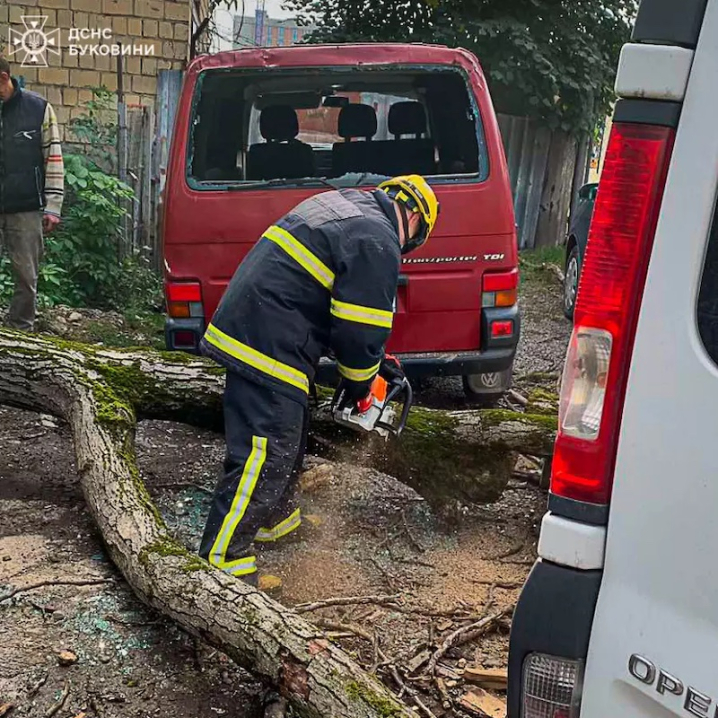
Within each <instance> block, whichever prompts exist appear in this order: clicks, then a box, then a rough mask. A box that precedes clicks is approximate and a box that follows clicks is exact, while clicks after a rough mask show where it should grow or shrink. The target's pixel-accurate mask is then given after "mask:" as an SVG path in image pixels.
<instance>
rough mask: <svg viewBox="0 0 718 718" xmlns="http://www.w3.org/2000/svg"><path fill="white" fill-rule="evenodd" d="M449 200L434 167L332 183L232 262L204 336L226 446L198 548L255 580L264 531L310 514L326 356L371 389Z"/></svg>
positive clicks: (353, 388) (391, 363)
mask: <svg viewBox="0 0 718 718" xmlns="http://www.w3.org/2000/svg"><path fill="white" fill-rule="evenodd" d="M438 213H439V205H438V202H437V200H436V197H435V195H434V192H433V191H432V189H431V187H430V186H429V185H428V183H427V182H426V180H424V178H423V177H420V176H418V175H408V176H402V177H395V178H393V179H390V180H387V181H386V182H384V183H383V184H381V185H379V187H378V188H377V189H376V190H373V191H363V190H356V189H349V190H338V191H330V192H325V193H322V194H318V195H315V196H314V197H311V198H310V199H308V200H305V201H304V202H302V203H301V204H299V205H298V206H297V207H295V208H294V209H293V210H291V211H290V212H289V213H288V214H287V215H285V216H284V217H283V218H282V219H280V220H279V221H278V222H277V224H275V225H273V226H272V227H270V228H269V229H268V230H267V231H266V232H265V233H264V234H263V235H262V237H261V239H260V240H259V241H258V242H257V244H256V245H255V246H254V247H253V248H252V250H251V251H250V252H249V254H248V255H247V256H246V257H245V259H244V261H243V262H242V263H241V264H240V266H239V268H238V269H237V271H236V272H235V274H234V277H233V278H232V280H231V282H230V283H229V286H228V287H227V290H226V292H225V294H224V296H223V298H222V301H221V302H220V304H219V307H218V308H217V311H216V312H215V315H214V317H213V318H212V321H211V323H210V324H209V326H208V328H207V331H206V333H205V335H204V337H203V338H202V341H201V350H202V352H203V353H204V354H206V355H208V356H210V357H212V358H213V359H214V360H215V361H217V362H219V363H220V364H222V365H223V366H225V367H226V369H227V383H226V388H225V394H224V418H225V438H226V444H227V453H226V458H225V461H224V475H223V476H222V478H221V479H220V481H219V483H218V485H217V488H216V490H215V493H214V498H213V500H212V505H211V508H210V512H209V517H208V519H207V524H206V526H205V530H204V535H203V537H202V542H201V545H200V555H201V556H202V557H203V558H205V559H207V560H208V561H209V562H210V563H211V564H213V565H214V566H216V567H218V568H220V569H222V570H224V571H226V572H228V573H230V574H232V575H234V576H238V577H241V578H242V579H243V580H245V581H247V582H248V583H252V584H253V585H256V582H257V573H256V571H257V565H256V556H255V549H254V544H255V542H259V543H262V542H271V541H276V540H277V539H280V538H282V537H284V536H286V535H288V534H289V533H291V532H292V531H294V530H295V529H297V528H298V527H299V525H300V524H301V514H300V512H299V509H298V508H297V506H296V504H295V497H294V490H295V487H296V483H297V480H298V476H299V471H300V470H301V466H302V461H303V458H304V452H305V450H306V439H307V420H308V396H309V392H310V387H311V386H312V383H313V379H314V374H315V371H316V367H317V364H318V363H319V359H320V357H321V356H322V355H324V354H327V353H328V352H329V353H331V354H332V355H333V357H334V358H335V359H336V364H337V368H338V370H339V374H340V375H341V378H342V379H341V381H342V383H343V385H344V386H343V388H344V390H345V397H348V398H349V399H350V400H351V401H360V400H361V399H363V398H365V397H366V396H367V394H368V393H369V387H370V386H371V383H372V381H373V379H374V377H375V376H376V375H377V373H379V374H382V375H383V376H385V377H391V376H392V375H394V376H395V375H396V374H397V373H399V374H400V375H401V372H402V370H401V368H400V366H399V365H398V363H397V362H396V360H394V359H392V358H391V357H386V356H385V354H384V346H385V344H386V341H387V339H388V337H389V334H390V332H391V325H392V315H393V307H394V302H395V297H396V289H397V283H398V278H399V268H400V264H401V255H402V254H407V253H408V252H411V251H412V250H414V249H416V248H417V247H420V246H421V245H422V244H424V242H426V240H427V239H428V238H429V235H430V233H431V231H432V229H433V228H434V224H435V223H436V219H437V216H438Z"/></svg>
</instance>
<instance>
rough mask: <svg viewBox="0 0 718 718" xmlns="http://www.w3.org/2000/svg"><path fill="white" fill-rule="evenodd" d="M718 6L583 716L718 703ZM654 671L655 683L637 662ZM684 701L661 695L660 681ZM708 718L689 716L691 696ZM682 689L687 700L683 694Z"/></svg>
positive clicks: (698, 70) (673, 177)
mask: <svg viewBox="0 0 718 718" xmlns="http://www.w3.org/2000/svg"><path fill="white" fill-rule="evenodd" d="M717 77H718V0H710V2H709V5H708V8H707V11H706V15H705V19H704V24H703V29H702V31H701V39H700V41H699V44H698V47H697V50H696V53H695V58H694V61H693V67H692V71H691V75H690V79H689V83H688V88H687V92H686V97H685V103H684V107H683V112H682V115H681V119H680V123H679V127H678V134H677V138H676V145H675V149H674V152H673V160H672V163H671V166H670V171H669V176H668V182H667V185H666V192H665V196H664V200H663V209H662V212H661V216H660V220H659V224H658V231H657V235H656V240H655V247H654V251H653V256H652V259H651V263H650V267H649V271H648V278H647V284H646V288H645V293H644V298H643V305H642V310H641V315H640V319H639V324H638V332H637V336H636V343H635V349H634V355H633V362H632V368H631V372H630V377H629V381H628V393H627V396H626V403H625V408H624V412H623V422H622V431H621V439H620V445H619V450H618V457H617V466H616V475H615V484H614V489H613V498H612V502H611V513H610V519H609V527H608V537H607V544H606V559H605V570H604V578H603V583H602V586H601V591H600V594H599V601H598V606H597V609H596V615H595V621H594V624H593V629H592V633H591V642H590V647H589V655H588V660H587V666H586V676H585V690H584V698H583V707H582V711H581V718H607V716H616V717H618V716H620V717H621V718H633V717H640V716H652V717H655V718H659V717H662V716H670V715H682V716H690V715H698V716H701V715H706V716H710V717H711V718H713V716H714V714H715V710H716V700H717V699H718V651H717V647H718V600H717V598H716V597H718V563H717V562H716V557H717V556H718V368H716V366H715V365H714V364H713V362H712V361H711V360H710V359H709V357H708V356H707V354H706V352H705V350H704V348H703V346H702V344H701V341H700V338H699V336H698V330H697V326H696V301H697V293H698V290H699V287H700V278H701V273H702V269H703V260H704V253H705V249H706V243H707V236H708V233H709V231H710V226H711V222H712V215H713V208H714V204H715V199H716V188H717V186H718V85H717V84H716V83H717V80H716V78H717ZM632 654H640V655H641V656H643V657H645V658H646V659H648V660H650V661H651V662H652V663H653V664H655V666H656V669H657V672H656V677H655V678H654V680H653V681H651V685H646V684H644V683H641V682H640V681H639V680H637V679H636V678H633V677H631V676H630V674H629V671H628V664H629V658H630V656H631V655H632ZM661 669H662V670H664V671H666V672H667V673H669V674H671V675H672V676H673V677H675V678H678V679H679V680H680V681H681V682H682V683H683V686H682V688H681V690H680V695H675V694H674V693H671V692H670V690H667V689H665V681H664V691H663V693H660V692H659V691H657V690H656V687H657V683H658V675H659V674H658V671H660V670H661ZM689 687H691V688H692V689H694V690H697V691H699V692H700V693H702V694H705V695H706V696H708V697H709V699H710V700H711V704H710V709H707V708H706V710H705V711H703V710H702V709H701V711H698V709H696V708H695V705H693V711H692V712H691V711H689V710H687V709H686V707H685V702H686V696H687V692H688V688H689ZM678 692H679V691H678V688H676V689H675V693H678Z"/></svg>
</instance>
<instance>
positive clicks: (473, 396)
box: [461, 369, 513, 408]
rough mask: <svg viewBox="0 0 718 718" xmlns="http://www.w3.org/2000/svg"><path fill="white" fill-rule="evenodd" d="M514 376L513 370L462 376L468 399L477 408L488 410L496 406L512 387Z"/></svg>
mask: <svg viewBox="0 0 718 718" xmlns="http://www.w3.org/2000/svg"><path fill="white" fill-rule="evenodd" d="M512 374H513V369H506V370H504V371H495V372H485V373H483V374H466V375H465V376H462V377H461V380H462V383H463V385H464V394H465V396H466V399H467V400H468V401H470V402H471V403H472V404H475V405H476V406H483V407H486V408H489V407H492V406H496V404H497V403H498V402H499V400H500V399H501V397H502V396H503V395H504V394H505V393H506V392H507V391H508V390H509V388H510V387H511V377H512Z"/></svg>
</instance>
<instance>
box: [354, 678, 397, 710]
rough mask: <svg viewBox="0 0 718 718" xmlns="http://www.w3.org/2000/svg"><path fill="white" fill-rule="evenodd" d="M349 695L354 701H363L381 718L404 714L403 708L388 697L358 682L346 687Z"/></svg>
mask: <svg viewBox="0 0 718 718" xmlns="http://www.w3.org/2000/svg"><path fill="white" fill-rule="evenodd" d="M344 690H345V691H346V693H347V695H348V696H349V697H350V698H352V699H353V700H362V701H364V703H366V704H367V705H369V706H371V708H372V709H373V710H374V711H375V713H376V714H377V715H379V716H381V718H392V717H393V716H400V715H401V714H402V712H403V711H402V710H401V708H399V707H398V706H397V704H396V703H395V702H394V701H393V700H392V699H391V698H389V697H388V696H385V695H381V694H380V693H375V692H374V691H373V690H372V689H371V688H369V687H368V686H365V685H363V684H361V683H359V682H357V681H350V682H349V683H347V684H346V685H345V686H344Z"/></svg>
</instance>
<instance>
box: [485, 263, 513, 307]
mask: <svg viewBox="0 0 718 718" xmlns="http://www.w3.org/2000/svg"><path fill="white" fill-rule="evenodd" d="M518 286H519V270H518V269H512V270H511V271H510V272H486V273H485V274H484V278H483V283H482V287H481V306H482V307H483V308H484V309H486V308H489V307H513V306H514V304H516V301H517V295H518Z"/></svg>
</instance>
